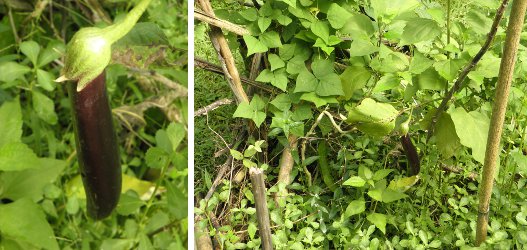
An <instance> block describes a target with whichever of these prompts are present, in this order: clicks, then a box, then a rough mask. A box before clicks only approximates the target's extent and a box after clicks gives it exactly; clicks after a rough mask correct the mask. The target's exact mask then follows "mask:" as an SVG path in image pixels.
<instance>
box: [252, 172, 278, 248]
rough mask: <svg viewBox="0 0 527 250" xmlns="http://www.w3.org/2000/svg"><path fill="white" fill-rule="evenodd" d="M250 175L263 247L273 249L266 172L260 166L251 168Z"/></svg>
mask: <svg viewBox="0 0 527 250" xmlns="http://www.w3.org/2000/svg"><path fill="white" fill-rule="evenodd" d="M249 175H250V176H251V182H252V186H253V195H254V203H255V206H256V219H257V220H258V232H259V234H260V239H261V240H262V249H264V250H272V249H273V240H272V238H271V223H270V221H269V209H268V208H267V198H266V196H267V195H266V192H265V182H264V174H263V171H262V170H261V169H259V168H250V169H249Z"/></svg>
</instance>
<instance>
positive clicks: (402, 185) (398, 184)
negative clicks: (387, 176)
mask: <svg viewBox="0 0 527 250" xmlns="http://www.w3.org/2000/svg"><path fill="white" fill-rule="evenodd" d="M418 181H419V175H414V176H410V177H403V178H401V179H398V180H392V181H391V182H390V185H388V189H391V190H393V191H400V192H405V191H406V190H408V189H410V188H411V187H412V186H414V185H415V184H416V183H417V182H418Z"/></svg>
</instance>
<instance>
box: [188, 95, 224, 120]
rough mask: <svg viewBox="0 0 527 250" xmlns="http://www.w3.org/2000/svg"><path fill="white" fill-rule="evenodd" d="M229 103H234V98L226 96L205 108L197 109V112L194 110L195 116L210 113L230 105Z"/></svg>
mask: <svg viewBox="0 0 527 250" xmlns="http://www.w3.org/2000/svg"><path fill="white" fill-rule="evenodd" d="M229 104H232V100H231V99H227V98H224V99H221V100H217V101H215V102H213V103H211V104H209V105H207V106H205V107H203V108H200V109H198V110H196V112H194V117H198V116H202V115H205V114H207V113H209V112H210V111H213V110H215V109H217V108H219V107H221V106H223V105H229Z"/></svg>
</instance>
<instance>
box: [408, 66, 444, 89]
mask: <svg viewBox="0 0 527 250" xmlns="http://www.w3.org/2000/svg"><path fill="white" fill-rule="evenodd" d="M412 84H413V85H414V86H416V87H417V88H418V89H420V90H426V89H429V90H444V89H445V85H446V84H447V82H446V81H445V80H444V79H442V78H441V77H440V76H439V74H438V73H437V71H436V70H435V69H433V68H429V69H427V70H425V71H424V72H422V73H421V74H418V75H414V77H413V78H412Z"/></svg>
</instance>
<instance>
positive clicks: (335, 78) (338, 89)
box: [315, 72, 344, 96]
mask: <svg viewBox="0 0 527 250" xmlns="http://www.w3.org/2000/svg"><path fill="white" fill-rule="evenodd" d="M319 80H320V81H319V83H318V86H317V89H316V90H315V93H317V95H319V96H341V95H344V91H343V90H342V83H341V82H340V78H339V75H337V74H335V73H334V72H330V73H328V74H326V75H324V76H321V77H320V78H319Z"/></svg>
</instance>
